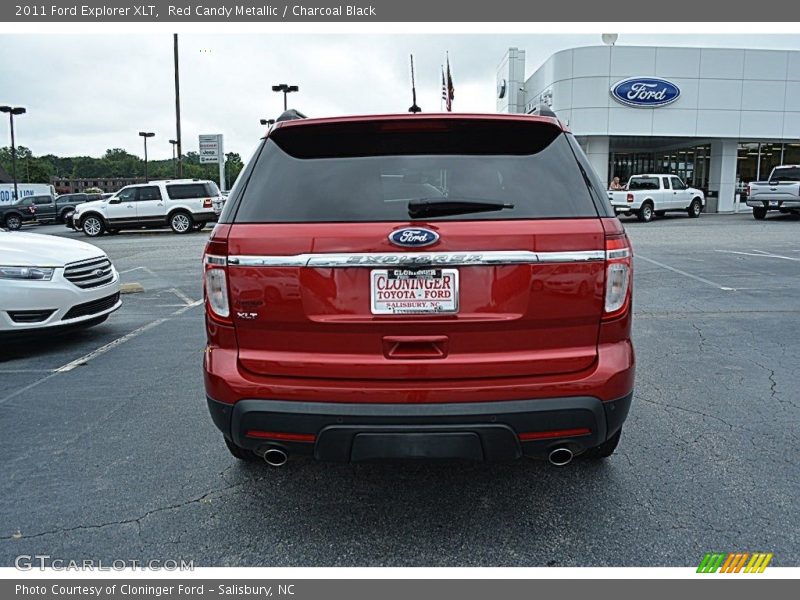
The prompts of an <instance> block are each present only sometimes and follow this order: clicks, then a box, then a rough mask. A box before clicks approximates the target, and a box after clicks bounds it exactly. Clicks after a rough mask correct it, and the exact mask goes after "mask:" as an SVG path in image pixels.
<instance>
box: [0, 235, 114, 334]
mask: <svg viewBox="0 0 800 600" xmlns="http://www.w3.org/2000/svg"><path fill="white" fill-rule="evenodd" d="M120 306H122V301H121V300H120V295H119V274H118V273H117V271H116V269H115V268H114V265H113V264H111V261H110V260H109V258H108V256H106V254H105V252H103V251H102V250H100V248H97V247H96V246H92V245H91V244H87V243H85V242H79V241H76V240H68V239H64V238H59V237H55V236H50V235H40V234H38V233H21V232H18V231H5V230H2V229H0V338H2V337H3V336H5V335H8V334H15V333H30V332H47V331H56V330H60V329H68V328H72V327H91V326H93V325H97V324H99V323H102V322H103V321H105V320H106V319H107V318H108V315H110V314H111V313H112V312H114V311H115V310H117V309H118V308H119V307H120Z"/></svg>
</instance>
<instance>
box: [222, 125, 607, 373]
mask: <svg viewBox="0 0 800 600" xmlns="http://www.w3.org/2000/svg"><path fill="white" fill-rule="evenodd" d="M420 123H427V121H425V120H419V121H415V122H414V124H413V126H414V127H417V126H418V125H419V124H420ZM390 125H392V127H385V128H384V129H381V130H379V131H375V130H366V129H364V128H363V127H362V128H361V129H358V128H354V126H351V125H348V127H349V130H348V131H347V133H348V134H349V135H348V136H344V135H342V134H343V133H344V131H342V129H341V128H338V129H335V130H334V131H335V134H336V135H335V136H333V137H331V140H330V144H328V143H327V141H326V138H325V135H326V134H328V133H330V132H331V130H330V128H324V127H316V126H314V127H311V126H302V127H297V128H294V127H293V128H291V129H296V131H297V132H296V133H295V132H291V135H290V133H289V132H286V133H285V134H284V139H283V140H282V142H283V143H282V144H280V145H278V142H281V138H280V137H279V136H275V134H273V137H277V138H278V139H277V141H270V140H268V141H267V142H266V143H265V149H264V150H263V151H262V154H261V157H260V158H259V159H258V160H259V162H258V163H256V165H255V168H254V171H253V175H252V177H251V178H250V180H249V183H248V184H247V185H248V187H247V188H246V193H245V194H244V196H243V198H242V199H241V205H236V206H232V207H231V209H234V208H235V210H231V211H230V215H231V216H230V220H231V221H232V223H231V227H230V233H229V235H228V238H227V254H228V286H229V290H230V296H231V300H230V303H231V316H232V319H233V322H234V324H235V327H236V335H237V338H238V348H239V362H240V366H241V367H242V368H243V369H245V370H248V371H250V372H252V373H255V374H260V375H266V376H282V377H303V378H314V377H318V378H326V379H342V380H347V379H359V380H418V379H420V380H421V379H426V380H429V379H471V378H487V377H514V376H524V375H544V374H560V373H569V372H576V371H580V370H583V369H587V368H589V367H591V366H592V365H593V363H594V362H595V360H596V357H597V340H598V332H599V327H600V320H601V316H602V312H603V299H604V285H605V281H604V277H605V261H604V257H605V253H604V250H605V245H604V244H605V239H604V231H603V227H602V224H601V220H600V219H599V218H598V214H597V207H596V206H595V205H594V204H593V202H592V200H591V197H590V194H589V191H588V190H587V186H586V183H585V181H584V178H583V177H582V176H581V172H580V168H579V166H578V164H577V162H576V160H575V156H574V154H573V150H571V149H570V145H569V143H568V141H567V139H566V136H565V134H563V133H562V132H561V130H560V129H557V128H556V127H555V126H554V125H553V124H552V123H538V124H535V125H536V127H535V128H512V129H510V130H503V129H502V128H498V127H497V126H496V124H495V123H491V124H490V126H487V127H483V126H482V125H483V123H482V122H471V123H468V124H467V125H468V127H467V126H465V127H463V128H457V127H456V128H453V127H452V126H451V125H450V124H448V129H447V131H446V132H444V131H442V132H441V133H440V131H439V130H438V129H436V128H434V129H433V132H432V133H428V132H427V131H425V130H424V128H420V129H419V131H418V130H416V129H412V130H410V131H409V130H405V129H403V127H404V124H402V123H401V124H400V125H398V124H396V123H394V124H392V123H390ZM329 127H330V126H329ZM287 129H288V128H287ZM306 129H308V130H311V132H312V133H313V135H312V134H311V133H308V134H307V135H306V134H304V135H301V134H300V133H299V132H300V131H302V130H306ZM387 132H388V133H387ZM541 132H544V133H543V134H542V133H541ZM444 133H446V135H443V134H444ZM370 135H375V136H376V139H379V140H380V142H379V143H375V144H372V143H371V142H370V140H371V138H370ZM536 135H541V137H542V139H541V140H540V139H538V138H536ZM420 136H422V137H420ZM350 140H357V141H354V142H351V141H350ZM348 143H350V144H351V147H348ZM454 145H455V146H456V147H457V148H458V150H457V154H456V152H455V151H451V150H449V149H450V148H451V147H453V146H454ZM309 148H311V149H310V150H309ZM348 148H349V149H348ZM483 148H486V151H485V152H484V151H483V150H482V149H483ZM484 154H485V156H484ZM599 193H601V194H604V191H599ZM404 194H405V195H407V196H409V199H410V198H411V196H414V195H422V194H425V195H434V196H435V194H441V196H439V198H434V201H436V200H437V199H441V198H442V197H446V195H447V194H449V197H450V198H456V199H465V198H467V199H468V198H472V197H479V198H480V199H481V200H484V199H489V200H498V201H502V202H507V203H508V204H509V205H510V206H505V207H503V208H502V209H497V210H491V211H478V212H472V213H469V212H468V213H465V214H464V215H460V214H455V215H447V216H442V217H441V218H438V217H437V218H427V217H426V218H425V220H411V219H409V215H408V212H407V209H406V205H407V199H406V196H405V195H404ZM602 200H603V201H605V198H602ZM403 215H405V218H402V216H403ZM404 227H412V228H427V229H429V230H431V231H433V232H435V233H436V234H438V238H437V239H436V241H435V243H432V244H430V245H427V246H425V247H410V248H406V247H398V245H396V244H393V243H392V242H391V241H390V240H389V235H390V234H391V233H392V232H393V231H396V230H398V229H402V228H404ZM398 266H399V267H402V268H400V269H398ZM420 271H429V272H430V273H420ZM408 273H411V275H408ZM406 276H409V277H411V278H413V279H418V278H427V279H426V281H427V283H425V284H424V285H429V286H430V288H431V289H433V290H434V291H436V290H437V289H441V288H442V287H444V288H446V290H445V292H444V295H445V296H448V298H447V299H446V300H445V301H438V302H435V303H431V305H434V304H435V305H436V306H437V307H438V310H436V311H435V312H422V313H420V312H419V310H422V309H418V305H417V304H414V303H412V304H410V305H409V306H414V307H415V308H413V309H412V310H413V312H412V313H411V314H406V313H394V314H392V313H391V312H388V313H387V312H386V311H384V310H383V309H384V308H385V306H386V303H380V302H377V304H376V298H377V294H378V290H383V289H384V288H385V286H386V283H387V281H388V280H389V279H392V280H396V279H403V278H405V277H406ZM445 281H446V284H445ZM456 282H457V285H456ZM403 285H405V284H403ZM403 285H400V284H397V285H396V287H394V288H392V289H400V290H403V289H405V288H404V287H403ZM413 285H414V286H416V285H423V284H419V283H418V282H415V283H414V284H413ZM381 286H383V287H381ZM415 293H416V292H415ZM420 293H423V292H420ZM451 294H452V296H451ZM417 298H418V297H417ZM394 306H395V307H396V306H398V305H397V304H395V305H394ZM425 310H428V309H425Z"/></svg>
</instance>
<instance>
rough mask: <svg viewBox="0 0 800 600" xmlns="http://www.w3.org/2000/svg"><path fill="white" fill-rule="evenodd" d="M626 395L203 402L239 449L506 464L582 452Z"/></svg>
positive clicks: (615, 417)
mask: <svg viewBox="0 0 800 600" xmlns="http://www.w3.org/2000/svg"><path fill="white" fill-rule="evenodd" d="M632 397H633V393H632V392H631V393H629V394H628V395H626V396H624V397H622V398H620V399H617V400H614V401H611V402H601V401H600V400H599V399H598V398H593V397H588V396H576V397H567V398H544V399H536V400H513V401H500V402H470V403H448V404H364V403H347V404H345V403H331V402H298V401H283V400H247V399H246V400H240V401H239V402H236V403H235V404H227V403H223V402H217V401H216V400H213V399H211V398H207V400H208V408H209V411H210V412H211V417H212V419H213V421H214V423H215V425H216V426H217V427H218V428H219V429H220V431H222V433H223V434H224V435H225V436H226V437H227V438H229V439H231V440H232V441H233V442H234V443H236V444H237V445H239V446H241V447H243V448H248V449H250V450H254V451H256V452H259V451H260V450H261V451H263V449H264V448H266V447H280V448H282V449H284V450H285V451H286V452H287V453H289V454H305V455H313V457H314V458H315V459H317V460H324V461H336V462H351V461H352V462H355V461H361V460H370V459H380V458H468V459H474V460H490V461H496V460H510V459H515V458H520V457H522V456H532V457H544V456H547V454H549V452H550V451H551V450H552V449H554V448H557V447H568V448H569V449H570V450H572V452H573V453H574V454H580V453H581V452H583V451H585V450H587V449H589V448H592V447H594V446H597V445H599V444H601V443H603V442H604V441H605V440H607V439H608V438H609V437H611V436H612V435H613V434H615V433H616V432H617V431H618V430H619V429H620V427H622V423H623V422H624V421H625V418H626V417H627V415H628V410H629V408H630V404H631V399H632ZM287 434H288V436H287ZM287 437H289V438H291V439H287ZM300 440H302V441H300Z"/></svg>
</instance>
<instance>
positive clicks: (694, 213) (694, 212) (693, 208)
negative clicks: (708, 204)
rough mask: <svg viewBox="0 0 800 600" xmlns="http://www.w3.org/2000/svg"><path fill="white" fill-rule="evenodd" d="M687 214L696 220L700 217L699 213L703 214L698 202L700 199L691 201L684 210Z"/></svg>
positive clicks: (701, 205) (701, 206) (700, 204)
mask: <svg viewBox="0 0 800 600" xmlns="http://www.w3.org/2000/svg"><path fill="white" fill-rule="evenodd" d="M686 212H687V214H688V215H689V216H690V217H691V218H693V219H696V218H697V217H699V216H700V213H701V212H703V203H702V202H700V198H695V199H694V200H692V203H691V204H690V205H689V208H687V209H686Z"/></svg>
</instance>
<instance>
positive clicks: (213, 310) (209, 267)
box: [203, 240, 232, 324]
mask: <svg viewBox="0 0 800 600" xmlns="http://www.w3.org/2000/svg"><path fill="white" fill-rule="evenodd" d="M203 263H204V266H205V271H204V273H203V280H204V281H203V284H204V285H203V289H204V292H205V293H204V296H205V301H206V311H207V313H208V315H209V316H210V317H211V318H212V319H214V320H216V321H221V322H223V323H226V324H230V323H231V322H232V321H231V307H230V301H229V299H228V266H227V265H228V245H227V243H226V242H220V241H214V240H212V241H210V242H209V243H208V246H207V247H206V253H205V256H204V257H203Z"/></svg>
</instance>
